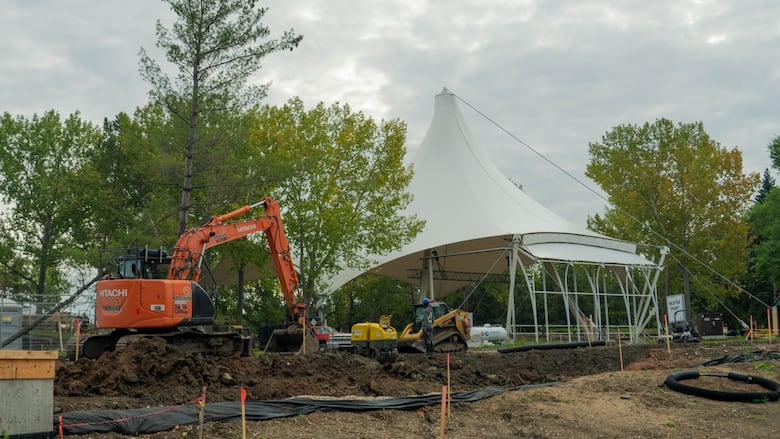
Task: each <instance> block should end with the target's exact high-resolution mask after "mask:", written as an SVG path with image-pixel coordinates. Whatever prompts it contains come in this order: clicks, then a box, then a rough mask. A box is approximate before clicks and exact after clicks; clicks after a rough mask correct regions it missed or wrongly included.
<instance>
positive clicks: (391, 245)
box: [249, 98, 422, 301]
mask: <svg viewBox="0 0 780 439" xmlns="http://www.w3.org/2000/svg"><path fill="white" fill-rule="evenodd" d="M405 136H406V125H405V124H404V123H402V122H401V121H399V120H390V121H382V122H380V123H378V124H377V123H376V122H375V121H374V120H373V119H372V118H370V117H367V116H366V115H365V114H363V113H360V112H358V113H353V112H352V111H351V110H350V108H349V106H348V105H340V104H338V103H336V104H333V105H331V106H329V107H327V106H325V105H324V104H323V103H319V104H318V105H317V106H315V107H314V108H312V109H311V110H306V109H305V108H304V104H303V102H302V101H301V100H300V99H298V98H294V99H291V100H290V101H289V102H288V103H287V104H286V105H284V106H282V107H271V106H265V107H263V108H262V109H261V110H260V111H259V112H258V114H257V121H256V123H255V131H254V132H253V134H252V136H251V140H250V142H251V146H252V148H253V149H252V155H251V156H250V157H249V160H251V161H252V164H253V166H252V167H253V169H255V170H256V172H258V174H259V175H273V174H274V173H276V175H279V176H280V177H283V178H280V179H279V183H278V186H277V188H276V189H275V190H274V193H273V196H274V197H275V198H276V199H278V200H279V201H280V204H281V207H282V209H283V214H284V222H285V226H286V227H285V228H286V232H287V237H288V238H289V239H290V241H291V243H292V253H293V256H294V257H295V258H296V259H298V260H299V261H300V271H301V283H302V287H303V291H304V294H305V296H306V297H307V299H308V300H309V301H313V299H314V297H315V293H316V292H317V291H318V288H319V287H320V286H321V285H319V284H318V282H319V281H321V280H323V279H324V278H326V277H327V276H328V275H332V274H334V273H336V272H338V271H339V270H341V269H343V268H346V267H363V266H365V265H366V264H367V262H368V261H367V260H366V259H365V255H367V254H382V253H385V252H389V251H392V250H394V249H398V248H400V247H401V246H403V245H404V244H406V243H408V242H409V241H410V240H411V239H412V238H413V237H414V236H415V235H416V234H417V233H419V231H420V230H421V228H422V221H420V220H418V219H417V218H416V217H414V216H411V217H409V216H405V215H404V212H403V210H404V208H405V206H406V205H407V204H408V203H409V201H410V200H411V197H412V195H411V194H410V193H409V192H408V189H407V188H408V185H409V182H410V181H411V178H412V169H411V168H409V167H405V166H404V165H403V157H404V154H405V151H406V150H405V148H404V141H405Z"/></svg>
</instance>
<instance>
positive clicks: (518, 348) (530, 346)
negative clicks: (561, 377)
mask: <svg viewBox="0 0 780 439" xmlns="http://www.w3.org/2000/svg"><path fill="white" fill-rule="evenodd" d="M606 344H607V342H606V341H604V340H594V341H576V342H572V343H551V344H528V345H523V346H516V347H513V348H499V349H498V352H500V353H502V354H508V353H511V352H526V351H535V350H548V349H576V348H587V347H591V346H605V345H606Z"/></svg>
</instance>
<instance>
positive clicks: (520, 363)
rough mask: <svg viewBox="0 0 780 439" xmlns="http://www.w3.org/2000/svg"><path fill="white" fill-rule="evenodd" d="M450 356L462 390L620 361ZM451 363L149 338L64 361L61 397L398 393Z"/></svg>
mask: <svg viewBox="0 0 780 439" xmlns="http://www.w3.org/2000/svg"><path fill="white" fill-rule="evenodd" d="M652 348H653V346H650V345H637V346H628V347H625V348H624V349H623V356H624V362H625V363H630V362H634V361H638V360H642V359H646V358H648V356H649V352H650V351H651V350H652ZM450 361H451V373H450V380H451V383H452V385H453V387H454V388H457V389H459V390H473V389H479V388H484V387H490V386H500V387H514V386H518V385H523V384H535V383H546V382H554V381H563V380H567V379H570V378H572V377H577V376H582V375H589V374H593V373H599V372H603V371H607V370H619V367H620V365H619V355H618V350H617V349H616V348H614V347H593V348H589V349H574V350H567V351H559V350H556V351H529V352H524V353H512V354H500V353H497V352H495V351H484V352H470V353H468V354H459V355H452V356H451V357H450ZM445 366H446V356H443V355H436V356H433V357H428V356H426V355H422V354H402V355H401V356H400V358H399V360H398V361H397V362H395V363H393V364H379V363H377V362H376V361H374V360H372V359H369V358H366V357H363V356H360V355H354V354H349V353H343V352H324V353H312V354H309V355H285V354H266V355H262V356H260V357H256V358H241V357H237V356H236V357H230V358H224V357H216V356H204V355H198V354H182V353H180V352H177V351H176V350H174V349H172V348H171V347H169V346H168V345H167V344H166V343H165V341H164V340H162V339H160V338H149V339H144V340H139V341H136V342H134V343H131V344H129V345H128V346H127V347H126V348H125V349H123V350H122V351H120V352H112V353H108V354H106V355H104V356H102V357H101V358H99V359H95V360H89V359H80V360H79V361H78V362H60V363H59V364H58V367H57V372H56V380H55V396H62V397H84V396H123V397H129V398H138V399H142V400H144V402H145V405H149V404H159V405H170V404H178V403H182V402H188V401H191V400H192V399H194V398H197V397H198V396H199V395H200V394H201V389H202V387H204V386H205V387H206V391H207V395H208V396H207V398H208V400H210V401H226V400H234V399H235V398H236V395H237V394H238V392H239V391H240V388H242V387H243V388H245V389H246V390H247V393H248V397H249V398H251V399H255V400H263V399H279V398H287V397H291V396H296V395H325V396H334V397H335V396H347V395H354V396H400V395H413V394H424V393H430V392H435V391H438V390H440V388H441V387H440V386H441V383H443V382H446V379H447V377H446V368H445Z"/></svg>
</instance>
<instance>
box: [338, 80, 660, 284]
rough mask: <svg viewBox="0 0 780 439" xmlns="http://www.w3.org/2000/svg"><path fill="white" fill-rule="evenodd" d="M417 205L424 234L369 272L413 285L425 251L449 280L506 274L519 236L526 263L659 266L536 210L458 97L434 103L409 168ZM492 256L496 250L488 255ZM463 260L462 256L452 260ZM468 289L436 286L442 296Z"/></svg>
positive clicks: (347, 276)
mask: <svg viewBox="0 0 780 439" xmlns="http://www.w3.org/2000/svg"><path fill="white" fill-rule="evenodd" d="M411 163H412V165H413V167H414V177H413V179H412V181H411V184H410V187H409V189H410V191H411V193H412V194H413V195H414V200H413V201H412V203H410V204H409V206H408V207H407V212H406V213H407V214H410V213H413V214H416V215H417V216H418V217H419V218H420V219H424V220H425V221H426V225H425V228H424V229H423V231H422V232H421V233H420V234H419V235H418V236H417V237H416V238H415V239H414V241H413V242H411V243H410V244H408V245H406V246H405V247H404V248H402V249H401V250H399V251H397V252H393V253H391V254H388V255H384V256H377V257H372V260H375V261H376V262H377V263H376V264H375V265H374V266H373V267H372V268H371V270H370V272H374V273H377V274H382V275H385V276H390V277H393V278H397V279H400V280H404V281H407V282H412V283H414V282H415V281H413V280H410V279H409V273H410V270H422V269H423V256H424V254H425V252H426V251H428V252H429V253H430V252H431V251H435V252H436V253H437V254H438V255H440V256H441V257H440V258H439V260H438V267H436V268H435V269H439V270H444V271H447V272H470V273H488V272H491V273H502V272H505V271H506V270H507V262H506V254H507V253H506V249H507V247H508V246H509V243H510V241H511V239H512V237H513V236H514V235H521V239H522V241H521V243H522V244H521V245H522V250H523V253H525V254H526V255H525V256H524V259H525V261H526V262H529V261H530V260H529V258H530V257H531V255H532V257H534V258H538V259H545V260H550V259H553V260H560V261H575V262H594V263H604V264H616V265H655V264H653V263H652V262H651V261H649V260H647V259H645V258H644V257H642V256H640V255H638V254H637V245H636V244H635V243H630V242H625V241H620V240H615V239H612V238H609V237H606V236H603V235H599V234H597V233H594V232H591V231H588V230H586V229H584V228H581V227H578V226H576V225H574V224H573V223H571V222H569V221H567V220H566V219H564V218H562V217H560V216H558V215H557V214H555V213H554V212H552V211H550V210H549V209H547V208H545V207H544V206H542V205H541V204H539V203H538V202H537V201H536V200H534V199H532V198H531V197H529V196H528V195H527V194H526V193H525V192H523V191H522V190H521V189H519V188H518V187H517V186H515V185H514V184H513V183H512V182H511V181H510V180H509V179H508V178H506V177H505V176H504V175H503V174H502V173H501V172H500V171H499V170H498V168H497V167H496V166H495V165H494V164H493V163H492V162H491V161H490V159H489V158H488V157H487V155H486V153H485V151H484V150H483V148H482V147H481V145H480V144H479V143H477V142H476V141H475V140H474V138H473V137H472V135H471V132H470V131H469V128H468V126H467V125H466V123H465V121H464V120H463V116H462V115H461V112H460V109H459V108H458V104H457V101H456V97H455V95H453V94H452V93H450V92H449V91H448V90H447V89H446V88H445V89H444V90H443V91H442V92H441V93H440V94H438V95H437V96H436V98H435V107H434V112H433V120H432V122H431V125H430V128H429V129H428V133H427V134H426V136H425V139H424V140H423V143H422V145H421V146H420V148H419V150H418V151H417V153H416V154H415V155H414V157H413V158H412V160H411ZM491 249H492V250H491ZM455 255H458V256H455ZM362 273H364V272H363V271H357V270H347V271H344V272H342V273H340V274H339V275H338V276H336V277H335V278H333V279H331V280H330V282H329V288H328V291H327V292H328V293H330V292H332V291H334V290H335V289H337V288H338V287H340V286H341V285H343V284H344V283H346V282H348V281H349V280H351V279H353V278H355V277H357V276H358V275H360V274H362ZM466 283H468V282H466V281H461V282H452V281H450V282H447V281H437V282H436V284H435V290H436V293H437V295H438V296H440V295H442V294H446V292H449V291H451V290H452V289H455V288H458V287H459V286H462V285H465V284H466Z"/></svg>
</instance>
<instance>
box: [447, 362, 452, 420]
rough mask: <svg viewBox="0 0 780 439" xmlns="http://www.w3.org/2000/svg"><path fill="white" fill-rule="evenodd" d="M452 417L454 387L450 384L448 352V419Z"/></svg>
mask: <svg viewBox="0 0 780 439" xmlns="http://www.w3.org/2000/svg"><path fill="white" fill-rule="evenodd" d="M451 416H452V385H451V383H450V353H449V352H447V417H448V418H449V417H451Z"/></svg>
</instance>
